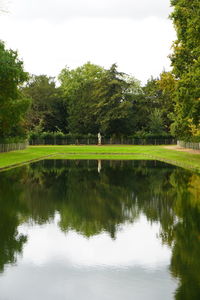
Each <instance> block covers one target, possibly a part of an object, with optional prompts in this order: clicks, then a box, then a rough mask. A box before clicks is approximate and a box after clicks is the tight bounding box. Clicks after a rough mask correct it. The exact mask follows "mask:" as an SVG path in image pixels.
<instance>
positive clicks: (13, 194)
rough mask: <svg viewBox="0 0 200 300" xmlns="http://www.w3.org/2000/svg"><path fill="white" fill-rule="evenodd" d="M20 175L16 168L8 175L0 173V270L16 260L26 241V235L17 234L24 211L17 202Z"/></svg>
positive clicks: (19, 190) (19, 192) (19, 191)
mask: <svg viewBox="0 0 200 300" xmlns="http://www.w3.org/2000/svg"><path fill="white" fill-rule="evenodd" d="M11 174H12V176H10V175H11ZM21 175H22V173H21V171H20V172H18V170H17V171H14V172H10V173H9V175H8V176H7V173H0V272H3V271H4V266H5V264H13V263H15V262H16V257H17V254H20V253H21V252H22V248H23V245H24V243H25V242H26V236H24V235H19V234H18V230H17V228H18V226H19V225H20V223H21V221H22V216H23V214H24V213H25V209H24V207H23V205H21V204H20V202H19V195H20V194H21V192H22V190H23V188H22V187H21V186H20V185H18V184H16V179H17V178H18V176H19V177H21ZM8 183H9V185H8ZM13 187H14V188H13Z"/></svg>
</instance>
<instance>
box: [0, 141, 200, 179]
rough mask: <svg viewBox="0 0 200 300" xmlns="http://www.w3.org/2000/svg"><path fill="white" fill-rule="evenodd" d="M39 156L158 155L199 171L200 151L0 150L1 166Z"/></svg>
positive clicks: (122, 148)
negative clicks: (194, 152) (0, 151)
mask: <svg viewBox="0 0 200 300" xmlns="http://www.w3.org/2000/svg"><path fill="white" fill-rule="evenodd" d="M40 159H126V160H127V159H128V160H130V159H148V160H149V159H157V160H161V161H166V162H169V163H171V164H174V165H177V166H182V167H184V168H186V169H190V170H193V171H196V172H199V173H200V155H199V154H191V153H187V152H179V151H176V150H171V149H165V148H163V147H162V146H121V145H119V146H115V145H111V146H110V145H106V146H73V145H72V146H71V145H70V146H30V147H28V148H27V149H25V150H21V151H12V152H8V153H0V169H3V168H8V167H14V166H17V165H20V164H24V163H27V162H30V161H35V160H40Z"/></svg>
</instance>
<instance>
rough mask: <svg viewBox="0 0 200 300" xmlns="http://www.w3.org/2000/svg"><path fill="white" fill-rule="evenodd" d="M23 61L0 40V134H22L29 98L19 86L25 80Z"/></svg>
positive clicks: (26, 75) (9, 135)
mask: <svg viewBox="0 0 200 300" xmlns="http://www.w3.org/2000/svg"><path fill="white" fill-rule="evenodd" d="M27 78H28V74H27V73H26V72H24V69H23V62H22V61H21V60H19V58H18V54H17V52H16V51H13V50H7V49H6V48H5V45H4V43H3V42H0V136H1V137H2V138H6V137H13V136H24V135H25V131H24V115H25V113H26V111H27V109H28V106H29V103H30V101H29V99H28V98H27V97H25V96H24V95H23V93H22V92H21V91H20V89H19V87H20V86H21V85H22V84H23V82H24V81H25V80H27Z"/></svg>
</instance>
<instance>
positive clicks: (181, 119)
mask: <svg viewBox="0 0 200 300" xmlns="http://www.w3.org/2000/svg"><path fill="white" fill-rule="evenodd" d="M171 4H172V6H173V7H174V11H173V13H172V14H171V19H172V20H173V22H174V26H175V29H176V32H177V40H176V41H175V42H174V45H173V54H172V55H171V61H172V67H173V74H174V75H175V78H176V79H177V80H178V81H177V89H176V93H175V101H176V106H175V114H174V115H173V119H174V124H173V127H172V130H173V133H174V134H176V135H177V136H178V137H181V138H185V139H189V138H190V137H191V136H192V130H191V125H192V126H193V127H196V130H197V131H198V129H199V135H200V22H199V16H200V2H199V0H190V1H188V0H171Z"/></svg>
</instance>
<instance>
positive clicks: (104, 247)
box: [19, 216, 171, 269]
mask: <svg viewBox="0 0 200 300" xmlns="http://www.w3.org/2000/svg"><path fill="white" fill-rule="evenodd" d="M56 222H59V218H58V216H57V217H56V219H55V223H56ZM55 223H54V224H47V225H43V226H34V227H27V226H21V228H20V230H19V231H20V232H21V233H24V234H28V243H27V244H26V245H25V247H24V250H23V261H24V262H30V263H34V264H36V265H41V264H46V263H49V262H50V261H52V260H61V261H63V263H66V264H68V265H74V266H80V267H81V266H112V267H128V266H135V265H140V266H143V267H144V268H147V269H148V268H157V267H159V266H160V265H161V266H162V265H168V264H169V260H170V255H171V251H170V250H169V249H168V248H167V246H163V245H162V244H161V243H160V240H159V239H158V238H157V236H158V234H159V225H158V224H152V225H150V224H149V223H148V222H147V220H146V218H145V217H144V216H142V217H140V219H139V220H138V221H137V222H135V223H134V225H123V226H122V227H121V229H120V230H119V231H118V233H117V237H116V239H115V240H113V239H111V237H110V236H109V235H108V234H107V233H101V234H99V235H96V236H94V237H90V238H89V239H88V238H86V237H84V236H83V235H80V234H78V233H76V232H74V231H69V232H68V233H66V234H64V233H63V232H62V231H60V229H59V227H58V226H56V225H55Z"/></svg>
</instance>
